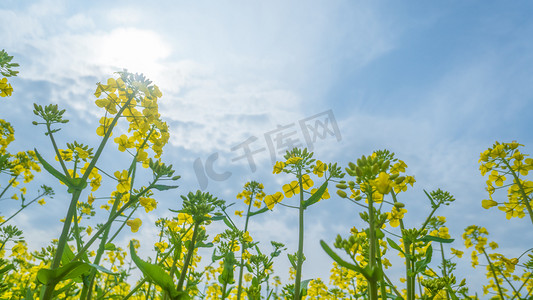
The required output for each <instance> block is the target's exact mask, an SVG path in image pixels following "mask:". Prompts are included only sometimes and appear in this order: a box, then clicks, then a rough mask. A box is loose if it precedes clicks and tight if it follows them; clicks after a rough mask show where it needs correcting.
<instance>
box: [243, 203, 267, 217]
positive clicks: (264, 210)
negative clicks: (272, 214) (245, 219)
mask: <svg viewBox="0 0 533 300" xmlns="http://www.w3.org/2000/svg"><path fill="white" fill-rule="evenodd" d="M266 211H268V207H266V206H265V207H263V208H261V209H260V210H256V211H252V212H250V213H249V214H248V216H249V217H251V216H255V215H258V214H262V213H264V212H266Z"/></svg>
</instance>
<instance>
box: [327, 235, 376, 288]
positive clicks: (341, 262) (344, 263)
mask: <svg viewBox="0 0 533 300" xmlns="http://www.w3.org/2000/svg"><path fill="white" fill-rule="evenodd" d="M320 246H322V249H324V251H326V253H327V254H328V255H329V257H331V258H332V259H333V260H334V261H335V262H336V263H337V264H339V266H341V267H345V268H347V269H350V270H353V271H356V272H359V273H361V275H363V276H364V277H365V278H366V279H368V280H370V279H371V277H370V275H371V274H369V273H368V271H367V270H365V269H363V268H361V267H359V266H356V265H354V264H351V263H349V262H347V261H344V260H343V259H342V258H340V256H338V255H337V253H335V252H333V250H331V248H330V247H329V246H328V244H326V242H324V241H323V240H320Z"/></svg>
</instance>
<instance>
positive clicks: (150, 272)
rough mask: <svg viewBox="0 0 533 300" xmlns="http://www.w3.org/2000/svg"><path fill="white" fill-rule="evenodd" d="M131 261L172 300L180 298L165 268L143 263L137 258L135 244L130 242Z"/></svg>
mask: <svg viewBox="0 0 533 300" xmlns="http://www.w3.org/2000/svg"><path fill="white" fill-rule="evenodd" d="M130 253H131V259H132V260H133V262H134V263H135V265H137V267H138V268H139V269H140V270H141V271H142V272H143V274H144V276H146V277H147V278H148V279H150V280H151V281H153V282H154V283H155V284H157V285H159V286H160V287H161V288H162V289H163V290H165V291H166V292H167V293H169V294H170V296H171V297H172V298H177V297H178V291H177V290H176V287H175V286H174V281H173V280H172V277H170V275H168V274H167V273H166V272H165V270H164V269H163V268H161V267H160V266H158V265H154V264H151V263H148V262H145V261H143V260H142V259H140V258H139V256H137V253H136V252H135V248H134V247H133V242H130Z"/></svg>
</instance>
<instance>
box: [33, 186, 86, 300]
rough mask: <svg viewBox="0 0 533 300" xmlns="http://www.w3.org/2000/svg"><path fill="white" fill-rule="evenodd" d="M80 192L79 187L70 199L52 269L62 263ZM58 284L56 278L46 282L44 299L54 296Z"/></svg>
mask: <svg viewBox="0 0 533 300" xmlns="http://www.w3.org/2000/svg"><path fill="white" fill-rule="evenodd" d="M80 194H81V190H78V189H76V190H74V193H73V194H72V200H71V201H70V205H69V208H68V211H67V216H66V217H65V223H63V230H62V231H61V235H60V237H59V241H58V243H57V248H56V253H55V255H54V260H53V261H52V266H51V269H56V268H58V267H59V264H60V263H61V258H62V257H63V251H64V250H65V246H66V244H67V239H68V232H69V230H70V224H71V222H72V219H73V216H74V212H75V211H76V204H77V203H78V199H79V197H80ZM56 284H57V282H56V281H55V280H54V281H50V282H48V283H47V284H46V287H45V291H44V294H43V297H42V300H48V299H51V298H52V294H53V292H54V289H55V286H56Z"/></svg>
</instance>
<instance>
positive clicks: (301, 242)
mask: <svg viewBox="0 0 533 300" xmlns="http://www.w3.org/2000/svg"><path fill="white" fill-rule="evenodd" d="M298 185H299V187H300V207H299V209H298V211H299V218H298V220H299V222H298V253H297V254H296V255H297V259H298V262H297V264H296V278H295V279H294V300H300V297H301V296H300V284H301V280H302V265H303V252H304V207H303V204H304V193H303V183H302V174H301V170H298Z"/></svg>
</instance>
